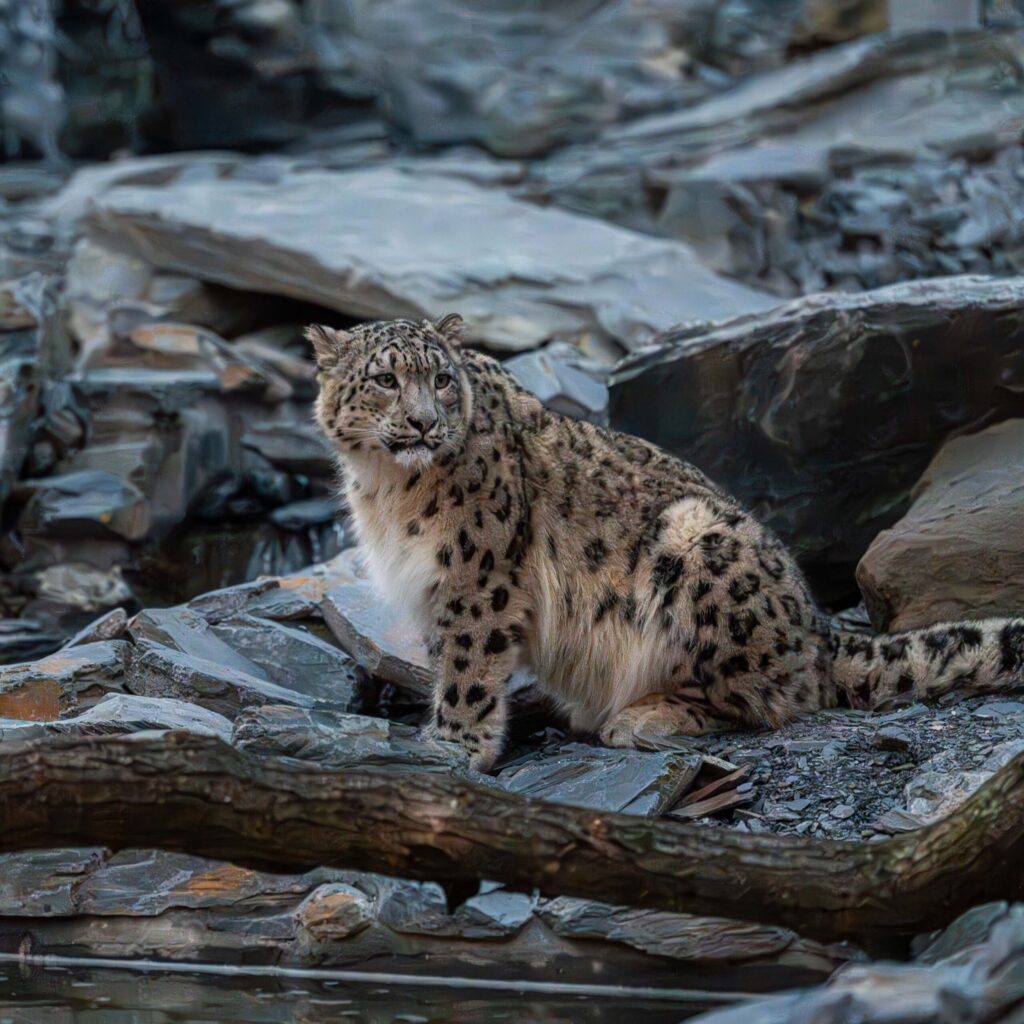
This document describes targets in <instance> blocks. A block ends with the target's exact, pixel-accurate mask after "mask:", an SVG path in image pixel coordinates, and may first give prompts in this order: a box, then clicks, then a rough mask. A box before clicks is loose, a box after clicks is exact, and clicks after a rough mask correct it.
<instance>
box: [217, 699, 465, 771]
mask: <svg viewBox="0 0 1024 1024" xmlns="http://www.w3.org/2000/svg"><path fill="white" fill-rule="evenodd" d="M232 742H233V743H234V744H235V745H236V746H238V747H241V748H242V749H243V750H256V751H259V752H260V753H267V754H281V755H284V756H287V757H298V758H302V759H303V760H309V761H317V762H319V763H321V764H327V765H331V766H338V767H344V766H345V765H352V764H379V765H395V766H400V765H416V766H417V767H419V768H423V769H427V770H429V769H431V768H434V769H437V770H443V771H465V770H466V763H465V762H466V759H465V757H464V756H463V754H462V752H461V750H460V749H459V748H458V747H457V746H455V745H453V744H450V743H441V742H435V741H431V740H426V739H423V738H422V737H421V736H420V734H419V730H418V729H416V728H414V727H413V726H410V725H402V724H401V723H398V722H389V721H388V720H387V719H385V718H373V717H370V716H368V715H353V714H346V713H344V712H337V711H330V710H312V711H311V710H307V709H305V708H297V707H292V706H288V705H280V706H277V705H272V704H267V705H263V706H262V707H257V708H248V709H246V710H245V711H243V712H242V713H241V714H240V715H239V716H238V718H236V719H235V723H234V733H233V736H232Z"/></svg>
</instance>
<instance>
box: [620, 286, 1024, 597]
mask: <svg viewBox="0 0 1024 1024" xmlns="http://www.w3.org/2000/svg"><path fill="white" fill-rule="evenodd" d="M1021 308H1024V285H1022V284H1021V282H1020V281H1019V280H1017V279H1010V280H994V279H986V278H975V277H958V278H948V279H944V280H940V281H930V282H919V283H913V284H906V285H898V286H894V287H891V288H885V289H880V290H878V291H875V292H868V293H865V294H863V295H851V296H846V295H820V296H809V297H807V298H805V299H801V300H797V301H795V302H793V303H790V304H788V305H786V306H783V307H781V308H780V309H778V310H776V311H773V312H771V313H768V314H760V315H757V316H754V317H749V318H743V319H739V320H736V321H734V322H732V323H730V324H726V325H722V326H719V327H715V328H712V329H709V330H703V331H702V330H689V331H688V330H679V331H675V332H668V333H667V334H666V335H664V336H663V337H662V339H661V342H660V344H659V345H658V346H657V347H656V348H654V349H652V350H650V351H649V352H647V353H642V354H638V355H636V356H634V357H631V358H629V359H627V360H626V361H625V362H624V363H623V364H622V365H621V366H620V368H619V369H618V371H617V373H616V375H615V376H614V378H613V380H612V386H611V407H610V416H611V423H612V426H613V427H615V428H617V429H619V430H625V431H628V432H630V433H635V434H639V435H640V436H641V437H646V438H648V439H650V440H652V441H655V442H656V443H658V444H660V445H662V446H663V447H665V448H667V449H668V450H669V451H671V452H673V453H674V454H677V455H678V456H680V457H681V458H684V459H687V460H689V461H691V462H694V463H696V465H697V466H699V467H700V468H701V469H702V470H704V471H705V472H707V473H708V474H709V475H710V476H711V477H712V479H714V480H715V481H717V482H718V483H719V484H721V485H722V486H724V487H725V488H727V489H728V490H729V491H731V492H732V493H734V494H736V495H737V497H739V498H740V500H741V501H742V502H743V503H744V504H745V505H746V506H747V507H748V508H750V509H751V510H752V511H753V512H754V513H756V514H757V515H758V517H759V518H760V519H761V520H762V521H765V522H767V523H768V524H769V525H771V526H772V527H773V528H774V529H776V530H777V531H778V533H779V534H780V535H781V536H782V537H783V539H784V540H785V541H786V542H787V543H789V544H790V545H792V546H793V548H794V550H795V551H796V553H797V555H798V557H799V558H800V560H801V562H802V564H803V565H804V567H805V568H806V569H807V570H808V571H809V573H810V575H811V577H812V582H813V583H814V584H815V585H816V586H817V588H818V590H819V592H820V593H823V594H825V595H829V594H831V595H832V596H835V595H836V594H837V593H838V594H846V593H848V591H849V582H848V581H849V578H850V575H849V574H850V571H851V570H852V568H853V566H854V564H855V563H856V561H857V560H858V559H859V558H860V557H861V555H862V554H863V553H864V551H865V550H866V549H867V547H868V544H869V543H870V542H871V541H872V540H873V539H874V537H875V536H876V534H877V533H878V531H879V530H880V529H882V528H884V527H886V526H888V525H890V524H891V523H892V522H894V520H895V519H896V517H897V516H898V515H899V514H900V512H901V511H902V510H903V509H904V508H905V506H906V503H907V501H908V499H909V497H910V494H911V491H912V488H913V486H914V484H915V482H916V481H917V479H918V477H919V476H920V474H921V472H922V470H923V469H924V468H925V466H926V465H927V463H928V460H929V459H930V458H931V457H932V455H933V454H934V453H935V451H937V449H938V448H939V447H940V446H941V444H942V443H943V441H944V440H945V439H946V438H947V437H949V436H950V435H951V434H952V433H953V432H955V431H956V430H958V429H961V428H963V427H965V426H967V425H969V424H972V423H975V422H977V421H978V419H979V418H983V417H990V418H993V419H997V418H1005V417H1007V416H1013V415H1020V414H1021V412H1022V411H1024V405H1022V401H1021V398H1020V395H1021V389H1022V388H1024V377H1022V374H1024V322H1022V320H1021V318H1020V315H1019V314H1020V310H1021ZM965 365H969V366H970V367H971V372H972V380H973V381H974V384H973V385H972V387H971V389H970V390H969V391H965V390H964V389H963V388H962V387H961V380H960V378H961V374H962V368H963V367H964V366H965ZM879 381H887V382H888V384H887V386H886V387H884V388H883V387H880V386H879ZM666 395H670V396H671V400H672V408H673V409H674V410H678V409H680V408H681V409H684V410H686V415H678V414H673V415H671V416H668V415H666V414H665V412H664V409H665V404H664V403H665V401H666V398H665V396H666ZM795 395H799V396H800V399H799V401H796V400H795V399H794V397H793V396H795ZM839 453H841V457H840V454H839Z"/></svg>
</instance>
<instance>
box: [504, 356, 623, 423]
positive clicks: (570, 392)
mask: <svg viewBox="0 0 1024 1024" xmlns="http://www.w3.org/2000/svg"><path fill="white" fill-rule="evenodd" d="M504 366H505V369H506V370H508V372H509V373H511V374H512V375H513V376H514V377H515V378H516V380H518V381H519V383H520V384H522V386H523V387H524V388H526V390H527V391H530V392H532V393H533V394H535V395H536V396H537V397H538V398H539V399H540V400H541V401H542V402H543V403H544V404H545V405H546V406H547V407H548V408H549V409H553V410H554V411H555V412H560V413H562V415H563V416H571V417H572V418H573V419H578V420H592V421H593V422H595V423H603V422H604V421H605V419H606V417H607V415H608V388H607V386H606V385H605V384H602V383H601V382H600V381H596V380H594V378H593V377H591V376H589V375H588V374H586V373H584V372H583V371H582V370H579V369H577V368H576V367H575V366H572V365H570V364H569V363H568V362H567V361H566V360H565V359H564V358H562V357H560V356H558V355H555V354H553V353H551V352H547V351H542V352H527V353H525V354H524V355H521V356H514V357H513V358H512V359H507V360H506V361H505V364H504Z"/></svg>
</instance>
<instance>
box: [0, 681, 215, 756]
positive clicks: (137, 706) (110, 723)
mask: <svg viewBox="0 0 1024 1024" xmlns="http://www.w3.org/2000/svg"><path fill="white" fill-rule="evenodd" d="M143 729H184V730H186V731H187V732H197V733H201V734H204V735H207V736H219V737H220V738H221V739H223V740H230V739H231V723H230V722H229V721H228V720H227V719H226V718H225V717H224V716H223V715H218V714H217V713H216V712H213V711H209V710H207V709H206V708H203V707H200V706H199V705H198V704H192V703H190V702H188V701H183V700H174V699H172V698H170V697H139V696H136V695H135V694H129V693H111V694H108V695H107V696H106V697H104V698H103V699H102V700H100V701H99V702H98V703H96V704H94V705H93V706H92V707H91V708H89V709H88V710H86V711H83V712H82V713H81V714H80V715H75V716H74V717H73V718H62V719H59V720H57V721H53V722H29V721H18V720H16V719H3V718H0V744H2V743H5V742H7V741H10V740H30V739H32V740H34V739H38V738H41V737H44V736H105V735H109V734H110V733H127V732H139V731H141V730H143Z"/></svg>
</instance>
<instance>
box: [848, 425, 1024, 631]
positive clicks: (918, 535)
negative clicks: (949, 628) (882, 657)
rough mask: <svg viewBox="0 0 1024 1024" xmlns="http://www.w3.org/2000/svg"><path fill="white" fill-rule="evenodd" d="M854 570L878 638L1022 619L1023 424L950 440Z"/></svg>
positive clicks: (1023, 549) (1023, 556)
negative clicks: (902, 511)
mask: <svg viewBox="0 0 1024 1024" xmlns="http://www.w3.org/2000/svg"><path fill="white" fill-rule="evenodd" d="M912 500H913V504H912V505H911V507H910V509H909V510H908V511H907V514H906V515H905V516H904V517H903V518H902V519H901V520H900V521H899V522H898V523H896V525H895V526H893V527H891V528H890V529H888V530H883V531H882V532H881V533H880V534H879V535H878V536H877V537H876V538H875V540H874V542H873V543H872V544H871V547H869V548H868V550H867V552H866V554H865V555H864V557H863V558H862V559H861V561H860V564H859V565H858V566H857V583H858V584H859V585H860V589H861V593H863V595H864V602H865V604H866V605H867V607H868V610H869V611H870V612H871V616H872V619H873V620H874V622H875V624H876V625H877V626H878V627H879V628H880V629H888V630H890V631H893V632H895V631H899V630H905V629H915V628H917V627H918V626H930V625H933V624H935V623H936V622H948V621H956V620H963V619H983V618H989V617H998V616H1007V615H1008V616H1012V615H1024V419H1017V420H1006V421H1005V422H1003V423H999V424H997V425H996V426H994V427H989V429H988V430H983V431H981V432H980V433H977V434H970V435H968V436H966V437H958V438H954V439H953V440H952V441H949V442H948V443H947V444H945V445H944V446H943V448H942V450H941V451H940V452H939V453H938V454H937V455H936V456H935V458H934V459H933V460H932V462H931V463H930V465H929V466H928V468H927V469H926V470H925V472H924V475H923V476H922V477H921V479H920V480H919V481H918V482H917V484H916V485H915V487H914V490H913V494H912Z"/></svg>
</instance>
